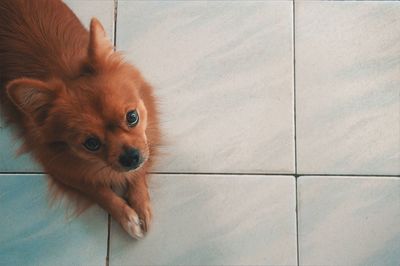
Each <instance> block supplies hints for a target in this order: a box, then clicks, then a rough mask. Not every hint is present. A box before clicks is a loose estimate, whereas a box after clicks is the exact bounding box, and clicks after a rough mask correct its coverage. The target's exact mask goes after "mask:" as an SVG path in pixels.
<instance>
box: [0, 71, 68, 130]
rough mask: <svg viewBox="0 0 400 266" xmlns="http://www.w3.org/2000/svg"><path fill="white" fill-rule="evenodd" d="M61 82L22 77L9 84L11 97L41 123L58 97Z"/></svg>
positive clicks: (8, 90)
mask: <svg viewBox="0 0 400 266" xmlns="http://www.w3.org/2000/svg"><path fill="white" fill-rule="evenodd" d="M60 85H61V84H60V83H59V82H43V81H40V80H36V79H29V78H20V79H15V80H13V81H11V82H10V83H9V84H7V87H6V90H7V95H8V97H9V99H10V100H11V101H12V102H13V103H14V104H15V106H17V107H18V108H19V109H20V110H21V111H22V112H23V113H25V115H26V116H27V117H30V118H32V119H33V120H34V121H35V122H36V123H37V124H41V123H42V122H44V120H45V119H46V118H47V115H48V112H49V110H50V108H51V107H52V105H53V102H54V100H55V99H56V98H57V94H58V93H57V92H58V87H59V86H60Z"/></svg>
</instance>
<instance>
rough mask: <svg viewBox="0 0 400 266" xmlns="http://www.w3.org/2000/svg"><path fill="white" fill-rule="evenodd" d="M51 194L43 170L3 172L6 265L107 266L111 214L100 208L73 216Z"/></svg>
mask: <svg viewBox="0 0 400 266" xmlns="http://www.w3.org/2000/svg"><path fill="white" fill-rule="evenodd" d="M46 197H47V184H46V181H45V179H44V178H43V176H41V175H0V202H1V204H0V213H1V219H0V264H1V265H49V266H50V265H104V264H105V257H106V251H107V215H106V213H105V212H104V211H103V210H101V209H99V208H98V207H94V208H92V209H90V210H88V211H87V212H85V213H84V214H82V215H81V216H80V217H79V218H75V219H71V218H69V219H67V218H66V212H65V208H64V207H63V206H60V205H55V206H54V207H53V208H50V207H49V206H48V201H47V198H46Z"/></svg>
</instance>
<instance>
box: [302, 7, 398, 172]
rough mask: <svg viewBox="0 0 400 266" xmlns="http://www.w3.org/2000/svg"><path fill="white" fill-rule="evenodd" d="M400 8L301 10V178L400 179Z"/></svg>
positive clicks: (317, 8)
mask: <svg viewBox="0 0 400 266" xmlns="http://www.w3.org/2000/svg"><path fill="white" fill-rule="evenodd" d="M399 17H400V2H399V1H392V2H388V1H365V2H364V1H351V2H348V1H344V2H343V1H308V2H298V3H297V4H296V98H297V99H296V110H297V113H296V117H297V148H298V150H297V151H298V153H297V155H298V156H297V158H298V171H299V173H305V174H307V173H316V174H319V173H322V174H361V175H362V174H368V175H398V174H400V122H399V121H400V57H399V54H400V46H399V45H398V44H399V40H400V20H399Z"/></svg>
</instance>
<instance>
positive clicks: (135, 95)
mask: <svg viewBox="0 0 400 266" xmlns="http://www.w3.org/2000/svg"><path fill="white" fill-rule="evenodd" d="M123 73H124V72H123V71H122V72H121V71H116V72H114V73H110V74H107V73H106V74H102V75H99V76H96V75H95V76H88V77H83V78H81V80H78V81H75V82H73V83H71V85H70V86H73V87H74V90H71V91H74V92H76V93H69V94H68V95H63V97H60V98H59V99H57V101H56V104H55V106H54V107H53V110H52V111H51V112H50V113H49V117H48V119H47V121H48V123H49V124H50V125H51V128H54V127H58V128H63V131H64V132H63V133H62V134H61V135H60V136H63V137H62V138H63V140H62V141H64V142H66V143H68V145H69V147H70V148H71V150H73V152H74V153H75V154H76V155H78V156H79V157H81V158H82V159H86V160H103V161H104V162H106V163H107V164H108V165H109V166H111V167H112V168H113V169H115V170H118V171H128V170H133V169H137V168H138V167H139V166H140V165H141V164H143V162H145V160H147V158H148V155H149V149H148V145H147V138H146V127H147V110H146V107H145V105H144V103H143V100H142V99H141V97H140V93H139V92H140V90H141V86H143V85H144V82H143V81H142V80H141V78H140V77H138V76H137V77H136V78H133V77H135V75H131V77H130V78H129V79H128V78H126V77H124V76H123ZM72 110H73V111H72ZM63 125H64V126H63Z"/></svg>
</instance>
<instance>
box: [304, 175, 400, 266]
mask: <svg viewBox="0 0 400 266" xmlns="http://www.w3.org/2000/svg"><path fill="white" fill-rule="evenodd" d="M297 191H298V202H299V203H298V205H299V207H298V211H299V225H298V230H299V257H300V265H375V266H378V265H400V252H399V247H400V223H399V221H400V177H396V178H383V177H353V178H351V177H326V176H323V177H300V178H299V179H298V189H297Z"/></svg>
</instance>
